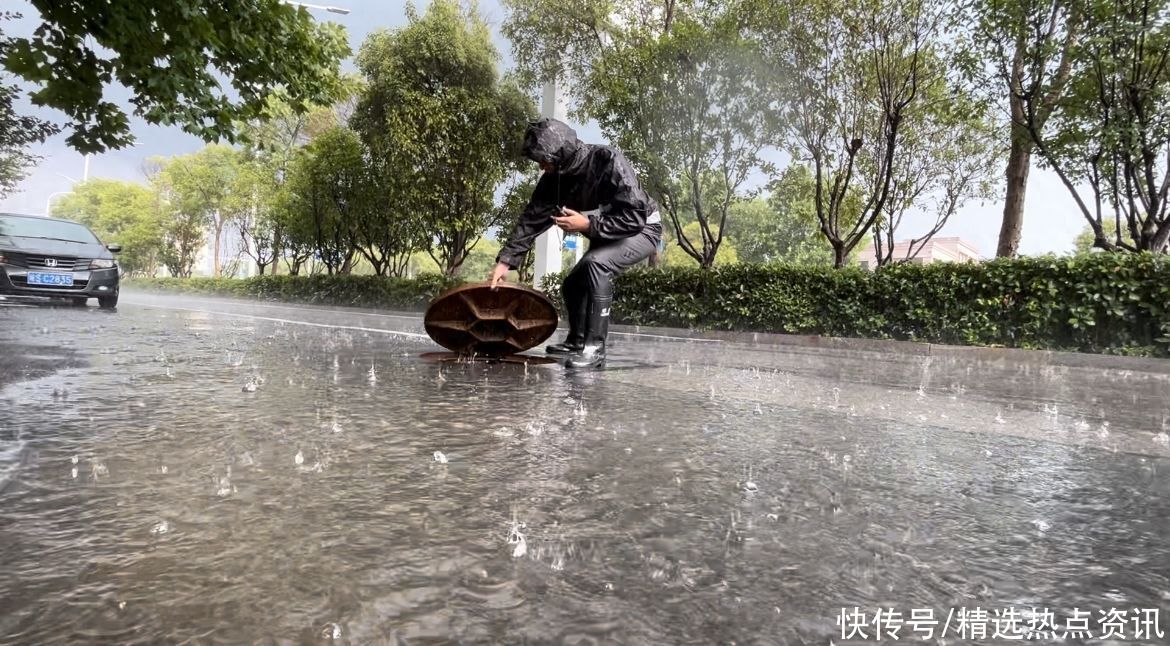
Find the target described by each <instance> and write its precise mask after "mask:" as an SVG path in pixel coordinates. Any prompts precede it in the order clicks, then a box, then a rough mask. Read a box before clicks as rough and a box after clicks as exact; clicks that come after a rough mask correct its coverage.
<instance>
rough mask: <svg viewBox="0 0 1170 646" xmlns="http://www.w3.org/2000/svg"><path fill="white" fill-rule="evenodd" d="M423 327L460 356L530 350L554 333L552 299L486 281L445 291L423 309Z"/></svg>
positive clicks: (484, 355) (522, 289)
mask: <svg viewBox="0 0 1170 646" xmlns="http://www.w3.org/2000/svg"><path fill="white" fill-rule="evenodd" d="M423 325H424V326H425V327H426V330H427V334H428V335H429V336H430V337H431V339H433V340H434V341H435V343H438V344H439V345H441V346H443V347H444V348H447V349H448V350H450V351H452V352H454V353H456V354H458V355H461V356H482V357H504V356H507V355H513V354H516V353H518V352H524V351H525V350H528V349H530V348H534V347H536V346H538V345H540V344H541V343H543V342H544V341H545V340H546V339H548V338H549V337H550V336H552V334H553V332H554V331H556V329H557V310H556V307H554V306H553V304H552V301H550V300H549V299H548V297H547V296H545V295H544V293H543V292H539V291H537V290H535V289H532V288H531V287H524V286H522V285H511V284H507V283H499V284H498V285H497V286H496V289H494V290H493V289H492V288H491V287H490V286H489V284H488V283H487V282H483V283H474V284H471V285H461V286H459V287H456V288H454V289H451V290H448V291H446V292H444V293H442V294H440V295H439V296H437V297H435V300H433V301H431V304H430V306H429V307H428V308H427V313H426V316H425V317H424V318H423Z"/></svg>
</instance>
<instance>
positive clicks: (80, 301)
mask: <svg viewBox="0 0 1170 646" xmlns="http://www.w3.org/2000/svg"><path fill="white" fill-rule="evenodd" d="M88 304H89V299H88V298H75V299H73V307H85V306H86V305H88Z"/></svg>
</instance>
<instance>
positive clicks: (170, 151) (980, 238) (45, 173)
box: [0, 0, 1084, 257]
mask: <svg viewBox="0 0 1170 646" xmlns="http://www.w3.org/2000/svg"><path fill="white" fill-rule="evenodd" d="M6 4H8V5H10V10H13V11H17V12H19V13H22V14H24V17H23V18H22V19H20V20H18V21H11V22H9V23H7V24H6V25H5V29H6V31H8V33H10V34H11V35H28V34H31V33H32V31H33V30H34V29H36V27H37V26H38V25H39V24H40V20H39V15H38V12H37V11H36V9H34V8H33V7H32V6H31V5H29V4H28V2H27V1H26V0H10V1H9V2H8V3H6ZM314 4H333V5H337V6H341V7H345V8H347V9H350V10H351V13H350V14H349V15H345V16H342V15H337V14H333V13H326V12H323V11H314V12H313V13H314V15H316V16H317V17H318V19H320V20H331V21H335V22H338V23H340V24H341V25H343V26H344V27H345V28H346V29H347V30H348V32H349V38H350V46H351V47H352V48H353V50H354V51H355V52H356V51H357V49H358V47H360V46H361V43H362V41H363V40H364V39H365V37H366V36H367V35H368V34H369V33H370V32H371V31H373V30H375V29H379V28H393V27H398V26H401V25H403V24H405V23H406V14H405V11H404V8H405V6H406V2H404V1H403V0H329V1H328V2H326V1H325V0H320V1H318V2H316V3H314ZM417 4H418V6H420V7H421V6H425V4H426V3H425V2H419V3H417ZM12 5H14V6H12ZM480 11H481V12H482V13H483V14H484V16H485V17H486V19H487V20H488V22H489V24H491V25H492V27H493V32H494V38H495V42H496V47H497V48H498V49H499V50H500V53H501V54H502V56H503V63H504V66H505V67H509V66H511V51H510V45H509V43H508V42H507V40H505V39H504V38H503V37H502V36H501V35H500V33H499V25H500V23H501V22H502V20H503V18H504V9H503V8H502V7H501V6H500V4H499V2H498V0H482V2H481V4H480ZM346 65H347V67H349V68H351V69H352V67H353V62H352V59H351V60H350V61H347V63H346ZM570 91H571V88H570ZM127 97H128V93H127V92H126V91H125V90H124V89H123V88H121V87H111V88H108V89H107V94H106V98H107V99H109V100H113V101H115V102H117V103H119V104H120V105H122V106H124V107H127V106H129V104H128V102H127V100H126V99H127ZM17 109H18V110H21V111H30V110H31V111H33V112H35V113H37V114H38V115H40V116H42V117H46V118H49V119H52V120H56V121H60V120H61V117H62V116H63V115H61V114H60V113H57V112H55V111H49V110H33V109H32V108H31V106H30V105H29V104H28V103H27V102H26V101H23V100H22V101H21V102H20V103H18V105H17ZM132 122H133V133H134V135H135V137H136V138H137V139H138V145H137V146H135V147H133V148H127V149H122V150H116V151H111V152H107V153H104V154H101V155H95V156H94V157H92V158H91V160H90V175H89V176H90V177H91V178H96V177H102V178H111V179H122V180H130V181H139V182H143V181H145V177H144V175H143V173H142V166H143V162H144V161H145V160H146V159H147V158H149V157H153V156H157V155H176V154H184V153H189V152H193V151H195V150H197V149H199V148H200V147H201V146H203V142H202V141H200V140H199V139H197V138H195V137H193V136H191V135H187V134H185V133H183V132H182V131H181V130H179V129H178V128H162V127H158V126H150V125H148V124H146V123H144V122H142V121H141V120H138V119H133V121H132ZM573 126H574V127H575V128H577V130H578V133H579V135H580V137H581V139H583V140H586V141H590V142H597V143H606V142H605V140H604V138H603V137H602V135H601V132H600V131H599V130H598V128H597V126H596V124H593V123H590V124H578V123H574V124H573ZM35 152H36V153H37V154H40V155H42V156H43V157H44V159H43V161H42V162H41V164H40V165H39V166H38V167H37V168H35V169H33V170H32V172H31V173H30V174H29V176H28V177H27V178H26V179H25V180H24V182H22V183H21V185H20V186H19V187H18V188H17V190H16V191H15V192H14V193H12V194H11V195H9V196H8V197H7V198H5V199H2V200H0V210H2V211H11V212H19V213H44V212H45V205H46V201H47V200H48V199H49V198H50V196H51V195H53V194H54V193H58V192H65V191H68V190H69V189H70V187H71V186H72V184H73V182H72V181H71V179H70V178H72V180H80V179H81V177H82V172H83V168H84V159H83V157H82V156H81V155H80V154H79V153H77V152H75V151H73V150H72V149H70V148H69V147H68V146H66V145H65V143H64V136H63V135H62V136H57V137H55V138H53V139H52V140H50V141H48V142H46V143H45V144H44V145H43V146H40V147H38V149H37V150H35ZM773 157H775V158H776V159H778V160H782V159H784V156H783V155H779V154H776V155H774V156H773ZM1001 209H1002V202H1001V201H1000V200H999V199H995V200H991V201H988V202H986V203H983V204H969V205H968V206H967V207H965V208H964V209H963V210H962V211H961V212H960V213H958V214H957V215H956V216H955V217H954V218H953V219H952V220H951V222H949V223H948V225H947V226H946V228H944V229H943V231H942V233H941V234H940V235H944V236H961V237H963V238H964V239H966V240H968V241H969V242H971V243H973V244H974V245H975V247H976V248H978V249H979V251H980V253H982V254H983V255H984V256H987V257H990V256H993V255H994V254H995V246H996V239H997V237H998V235H999V224H1000V214H1001ZM1083 225H1084V220H1083V218H1082V217H1081V216H1080V214H1079V211H1078V210H1077V208H1076V204H1075V202H1074V201H1073V200H1072V198H1071V197H1070V196H1069V194H1068V192H1067V191H1066V190H1065V188H1064V186H1063V185H1062V184H1061V183H1060V180H1059V179H1058V178H1057V177H1056V176H1055V174H1053V173H1051V172H1047V171H1042V170H1040V169H1036V168H1033V170H1032V174H1031V179H1030V182H1029V185H1028V195H1027V201H1026V211H1025V219H1024V233H1023V240H1022V242H1021V245H1020V251H1021V252H1022V253H1025V254H1040V253H1046V252H1057V253H1060V252H1064V251H1067V250H1069V249H1071V248H1072V241H1073V238H1074V236H1076V234H1077V233H1078V232H1079V231H1080V230H1081V229H1082V228H1083ZM927 226H928V223H926V222H925V221H923V220H922V219H920V218H911V217H908V218H907V221H906V222H905V223H904V224H903V227H902V228H901V229H900V230H899V238H907V237H911V236H914V235H919V234H921V232H922V231H923V230H924V229H925V227H927ZM731 235H733V236H734V232H731Z"/></svg>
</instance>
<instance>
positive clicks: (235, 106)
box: [0, 0, 350, 153]
mask: <svg viewBox="0 0 1170 646" xmlns="http://www.w3.org/2000/svg"><path fill="white" fill-rule="evenodd" d="M29 2H30V4H32V5H33V7H35V8H36V9H37V10H38V11H39V12H40V16H41V20H42V24H41V25H40V26H39V27H38V28H37V29H36V31H35V32H34V33H33V35H32V36H31V37H27V38H24V37H20V38H5V39H3V40H0V63H2V64H3V66H4V68H5V69H7V70H8V71H9V72H11V73H13V74H14V75H16V76H17V77H19V78H20V79H22V80H23V81H25V82H26V83H27V84H29V85H30V86H32V88H33V90H32V92H31V99H32V102H33V104H34V105H37V106H45V107H49V108H54V109H56V110H60V111H61V112H63V113H64V114H65V116H66V117H67V119H68V121H69V123H68V125H67V126H66V129H67V130H68V131H69V132H70V134H69V136H68V137H67V139H66V141H67V142H68V143H69V145H70V146H72V147H73V148H75V149H76V150H78V151H80V152H83V153H92V152H101V151H104V150H106V149H110V148H119V147H122V146H125V145H127V144H129V143H131V142H132V136H131V134H130V119H129V116H128V115H127V114H126V113H125V112H124V111H123V110H122V108H120V107H119V106H118V105H116V104H115V103H114V102H112V101H110V100H108V99H107V98H106V97H105V92H106V89H107V87H108V86H109V85H111V84H114V83H118V84H121V85H122V86H125V87H126V88H128V89H129V90H130V92H131V99H130V102H131V103H132V104H133V106H134V108H133V114H134V115H135V116H138V117H140V118H142V119H144V120H145V121H146V122H147V123H151V124H162V125H177V126H179V127H181V128H182V129H183V130H185V131H186V132H189V133H191V134H193V135H196V136H198V137H201V138H203V139H204V140H206V141H217V140H221V139H225V140H228V141H234V140H235V135H236V126H237V124H238V123H239V122H243V121H246V120H248V119H250V118H252V117H255V116H257V115H259V114H260V113H261V111H262V110H263V108H264V105H265V99H266V98H267V97H268V96H269V95H270V94H271V93H272V92H273V91H274V90H276V89H277V88H280V89H282V90H283V91H284V92H285V93H286V95H287V97H288V100H289V101H290V103H291V104H292V105H293V106H294V107H297V108H298V109H300V108H303V107H304V106H307V105H309V104H311V103H330V102H331V101H332V100H333V97H334V96H335V95H336V94H337V92H338V91H339V88H340V85H341V77H340V75H339V69H340V62H341V60H342V59H344V58H345V57H346V56H348V55H349V54H350V50H349V46H348V44H347V42H346V37H345V34H344V32H343V30H342V29H341V27H340V26H338V25H336V24H329V23H326V24H321V23H317V22H315V21H314V20H313V19H312V17H311V16H310V15H309V13H308V11H307V10H306V9H305V8H303V7H297V6H293V5H289V4H286V3H284V2H281V0H239V1H237V2H215V1H213V0H167V1H166V2H140V1H139V0H104V1H103V2H57V1H54V0H29ZM10 16H11V15H10ZM0 19H3V17H0ZM220 78H224V79H226V80H227V81H228V83H229V84H230V87H229V88H224V87H222V86H221V83H220Z"/></svg>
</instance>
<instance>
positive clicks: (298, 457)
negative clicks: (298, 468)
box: [293, 451, 305, 464]
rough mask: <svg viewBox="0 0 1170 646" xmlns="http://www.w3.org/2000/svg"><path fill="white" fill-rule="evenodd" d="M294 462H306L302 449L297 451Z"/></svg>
mask: <svg viewBox="0 0 1170 646" xmlns="http://www.w3.org/2000/svg"><path fill="white" fill-rule="evenodd" d="M293 462H296V463H297V464H304V463H305V454H304V453H301V452H300V451H297V455H296V457H294V458H293Z"/></svg>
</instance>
